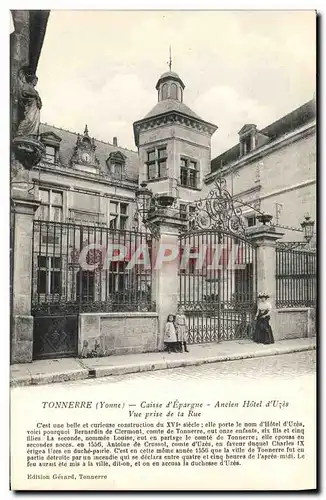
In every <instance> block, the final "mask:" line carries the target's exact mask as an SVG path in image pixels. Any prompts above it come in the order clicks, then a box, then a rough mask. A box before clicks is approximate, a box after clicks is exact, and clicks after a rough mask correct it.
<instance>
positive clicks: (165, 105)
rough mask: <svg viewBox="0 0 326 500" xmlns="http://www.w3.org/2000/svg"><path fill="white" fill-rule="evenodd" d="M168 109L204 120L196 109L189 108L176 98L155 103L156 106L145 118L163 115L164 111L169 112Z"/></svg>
mask: <svg viewBox="0 0 326 500" xmlns="http://www.w3.org/2000/svg"><path fill="white" fill-rule="evenodd" d="M168 111H179V113H183V114H184V115H188V116H190V117H192V118H196V119H197V120H202V118H200V116H198V115H197V114H196V113H195V112H194V111H192V110H191V109H190V108H188V106H186V105H185V104H184V103H183V102H180V101H177V100H176V99H164V100H162V101H159V102H158V103H157V104H155V106H154V108H152V109H151V110H150V112H149V113H147V115H146V116H145V118H152V117H153V116H157V115H162V114H163V113H167V112H168ZM202 121H203V120H202Z"/></svg>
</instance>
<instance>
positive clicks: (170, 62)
mask: <svg viewBox="0 0 326 500" xmlns="http://www.w3.org/2000/svg"><path fill="white" fill-rule="evenodd" d="M169 51H170V58H169V62H168V65H169V68H170V71H171V68H172V55H171V45H170V47H169Z"/></svg>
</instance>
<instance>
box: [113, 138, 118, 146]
mask: <svg viewBox="0 0 326 500" xmlns="http://www.w3.org/2000/svg"><path fill="white" fill-rule="evenodd" d="M117 145H118V138H117V137H113V146H117Z"/></svg>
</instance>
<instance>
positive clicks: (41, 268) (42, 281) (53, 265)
mask: <svg viewBox="0 0 326 500" xmlns="http://www.w3.org/2000/svg"><path fill="white" fill-rule="evenodd" d="M37 293H40V294H41V293H44V294H47V295H50V294H52V295H54V294H61V258H60V257H45V256H42V255H39V256H38V258H37Z"/></svg>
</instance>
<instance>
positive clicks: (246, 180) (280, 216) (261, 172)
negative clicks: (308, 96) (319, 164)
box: [205, 99, 316, 241]
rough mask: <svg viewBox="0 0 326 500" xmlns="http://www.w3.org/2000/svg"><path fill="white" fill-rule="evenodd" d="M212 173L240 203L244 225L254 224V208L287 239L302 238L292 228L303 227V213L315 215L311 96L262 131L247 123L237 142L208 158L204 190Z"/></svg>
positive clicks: (210, 179) (313, 123)
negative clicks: (264, 214)
mask: <svg viewBox="0 0 326 500" xmlns="http://www.w3.org/2000/svg"><path fill="white" fill-rule="evenodd" d="M216 175H222V176H223V177H224V178H225V179H226V180H227V187H228V190H229V191H230V193H231V194H232V196H234V197H235V199H239V200H241V201H243V202H244V205H243V206H242V211H243V215H244V216H245V218H246V221H247V225H248V226H255V225H256V220H257V219H256V217H257V211H256V209H258V210H261V211H263V212H267V213H269V214H271V215H272V216H273V222H274V223H275V224H277V225H280V226H282V227H283V229H284V233H285V235H284V239H285V240H286V241H303V233H302V232H300V231H296V230H295V229H299V230H300V229H301V228H300V224H301V222H302V221H303V220H304V216H305V214H307V213H309V215H310V216H311V217H312V219H313V220H315V218H316V104H315V100H314V99H313V100H311V101H308V102H307V103H305V104H303V105H302V106H300V107H299V108H297V109H295V110H294V111H292V112H291V113H289V114H287V115H286V116H283V117H282V118H280V119H279V120H277V121H276V122H274V123H272V124H271V125H268V126H267V127H265V128H263V129H260V130H259V129H258V128H257V126H256V125H254V124H245V125H244V126H243V127H242V128H241V130H240V131H239V142H238V144H236V145H235V146H233V147H232V148H230V149H229V150H227V151H225V152H224V153H222V154H221V155H219V156H217V157H216V158H214V159H213V160H212V162H211V172H210V174H209V175H207V176H206V178H205V183H206V189H207V190H209V189H211V186H212V183H213V181H214V178H215V177H216ZM246 204H247V205H246ZM288 228H291V229H288Z"/></svg>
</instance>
